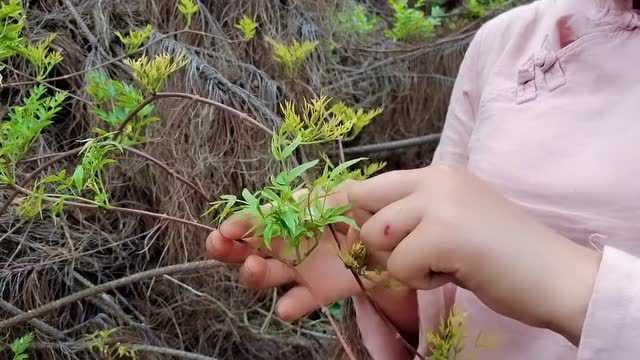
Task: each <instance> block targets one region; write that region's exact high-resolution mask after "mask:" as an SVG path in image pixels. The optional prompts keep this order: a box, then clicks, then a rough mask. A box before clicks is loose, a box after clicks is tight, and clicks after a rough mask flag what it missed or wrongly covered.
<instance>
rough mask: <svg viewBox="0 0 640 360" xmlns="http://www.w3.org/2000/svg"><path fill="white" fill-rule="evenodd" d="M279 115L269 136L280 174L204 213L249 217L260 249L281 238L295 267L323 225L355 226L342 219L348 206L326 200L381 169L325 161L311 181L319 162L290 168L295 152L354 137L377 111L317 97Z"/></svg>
mask: <svg viewBox="0 0 640 360" xmlns="http://www.w3.org/2000/svg"><path fill="white" fill-rule="evenodd" d="M282 113H283V122H282V125H281V126H280V128H279V129H278V130H277V131H276V132H275V133H274V135H273V137H272V144H271V152H272V155H273V157H274V158H275V159H277V160H278V161H280V163H281V165H282V167H283V168H284V170H283V171H282V172H280V173H279V174H277V175H275V176H273V177H272V178H271V181H270V184H269V185H267V186H265V187H264V188H262V189H261V190H258V191H250V190H248V189H244V190H243V191H242V193H241V196H235V195H226V196H223V197H222V198H221V200H219V201H216V202H214V203H213V204H212V206H211V207H210V208H209V210H208V212H213V211H218V212H219V215H218V220H219V221H222V220H223V219H224V218H225V217H227V216H228V215H230V214H232V213H239V214H242V215H245V216H249V217H251V218H252V219H254V220H255V229H254V230H255V233H256V234H257V236H260V237H262V239H263V245H264V247H265V248H267V249H271V244H272V239H273V238H275V237H282V238H283V239H284V240H285V243H286V244H287V247H286V252H287V255H288V256H291V255H295V256H292V257H294V258H295V260H294V263H299V262H301V261H302V260H303V259H304V258H305V257H306V256H307V255H308V254H309V253H311V252H312V251H313V249H315V247H316V246H317V244H318V237H319V235H320V234H321V233H322V232H323V231H324V230H325V229H326V227H327V226H330V225H332V224H336V223H346V224H349V225H351V226H354V227H356V224H355V222H354V221H353V220H352V219H350V218H348V217H347V216H345V213H346V211H347V210H348V209H349V207H348V206H338V207H331V206H329V205H327V201H326V198H327V196H329V195H330V194H331V193H333V192H334V191H335V189H336V188H337V187H338V186H339V185H340V184H342V183H343V182H344V181H346V180H349V179H363V178H366V177H368V176H370V175H371V174H372V173H374V172H375V171H377V170H379V169H380V168H381V167H382V165H381V164H377V163H376V164H373V165H370V166H368V167H366V168H365V169H353V167H354V166H355V165H356V164H357V163H359V162H361V161H362V160H363V159H354V160H350V161H347V162H345V163H342V164H339V165H337V166H334V165H333V164H331V163H330V162H329V161H328V160H325V164H324V166H323V167H322V171H321V173H320V175H319V176H318V177H316V178H314V179H313V180H311V179H310V178H309V177H308V172H310V171H311V170H312V169H314V168H316V167H317V165H319V164H320V159H316V160H313V161H308V162H305V163H302V164H300V165H297V166H293V167H291V166H290V163H291V162H292V158H293V155H294V153H295V151H296V150H298V149H299V148H300V146H302V145H306V144H321V143H327V142H332V141H336V140H338V139H344V138H349V139H350V138H353V137H355V136H357V135H358V133H359V132H360V131H361V130H362V128H363V127H364V126H365V125H366V124H368V123H369V122H371V120H372V119H373V118H374V117H375V116H376V115H378V114H379V113H380V109H376V110H372V111H364V110H362V109H359V110H355V109H352V108H349V107H348V106H346V105H345V104H343V103H336V104H333V105H331V100H330V99H328V98H320V99H316V100H311V101H304V103H303V105H302V106H300V108H296V107H295V106H294V104H293V103H291V102H287V103H285V104H284V105H283V106H282ZM305 177H306V179H305Z"/></svg>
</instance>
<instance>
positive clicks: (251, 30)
mask: <svg viewBox="0 0 640 360" xmlns="http://www.w3.org/2000/svg"><path fill="white" fill-rule="evenodd" d="M234 26H235V28H236V29H238V30H240V34H241V35H242V38H243V39H244V40H245V41H250V40H252V39H253V38H254V37H255V36H256V32H257V30H258V26H259V25H258V23H257V22H255V21H254V20H253V19H252V18H250V17H249V16H248V15H244V16H243V17H242V18H241V19H240V20H239V21H238V22H237V23H236V24H235V25H234Z"/></svg>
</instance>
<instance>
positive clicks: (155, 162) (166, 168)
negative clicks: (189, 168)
mask: <svg viewBox="0 0 640 360" xmlns="http://www.w3.org/2000/svg"><path fill="white" fill-rule="evenodd" d="M123 148H124V149H125V150H127V151H128V152H130V153H133V154H136V155H138V156H140V157H143V158H145V159H147V160H149V161H151V162H152V163H154V164H156V165H158V167H160V168H161V169H162V170H164V171H166V172H167V173H169V174H170V175H171V176H173V177H175V178H176V179H178V180H180V181H182V182H183V183H184V184H185V185H187V186H189V187H190V188H191V189H193V190H194V191H195V192H196V193H198V194H200V195H201V196H202V197H203V198H204V199H205V200H207V201H211V199H210V198H209V195H207V193H205V192H204V190H202V189H201V188H199V187H197V186H196V185H195V184H194V183H192V182H191V181H189V180H188V179H187V178H185V177H184V176H182V175H180V174H178V173H177V172H175V171H173V170H172V169H171V168H170V167H169V166H167V164H165V163H163V162H162V161H160V160H158V159H156V158H155V157H153V156H151V155H149V154H147V153H146V152H144V151H140V150H138V149H135V148H132V147H130V146H123Z"/></svg>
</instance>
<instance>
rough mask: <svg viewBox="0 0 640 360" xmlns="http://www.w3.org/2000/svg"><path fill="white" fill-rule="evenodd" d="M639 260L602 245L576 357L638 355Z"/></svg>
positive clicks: (628, 357) (631, 356)
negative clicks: (602, 250) (598, 266)
mask: <svg viewBox="0 0 640 360" xmlns="http://www.w3.org/2000/svg"><path fill="white" fill-rule="evenodd" d="M639 340H640V259H639V258H637V257H634V256H632V255H629V254H627V253H625V252H622V251H620V250H617V249H615V248H611V247H605V249H604V253H603V256H602V262H601V263H600V270H599V271H598V275H597V278H596V283H595V286H594V291H593V295H592V297H591V301H590V303H589V308H588V310H587V316H586V318H585V322H584V326H583V328H582V337H581V340H580V346H579V349H578V360H596V359H598V360H599V359H635V358H638V356H640V355H639V354H640V341H639Z"/></svg>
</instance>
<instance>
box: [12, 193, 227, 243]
mask: <svg viewBox="0 0 640 360" xmlns="http://www.w3.org/2000/svg"><path fill="white" fill-rule="evenodd" d="M12 188H13V189H14V190H16V191H17V192H19V193H22V194H25V195H31V194H33V191H31V190H28V189H25V188H23V187H19V186H17V185H13V186H12ZM42 199H43V200H45V201H48V202H56V201H58V200H60V198H58V197H51V196H43V197H42ZM64 205H65V206H72V207H75V208H79V209H91V210H106V211H115V212H120V213H124V214H132V215H140V216H148V217H152V218H156V219H161V220H167V221H171V222H176V223H180V224H184V225H190V226H193V227H195V228H200V229H203V230H207V231H209V232H212V231H215V230H216V229H215V228H214V227H212V226H209V225H205V224H202V223H199V222H195V221H191V220H187V219H182V218H178V217H175V216H171V215H166V214H160V213H155V212H152V211H147V210H139V209H130V208H124V207H119V206H107V207H101V206H98V205H94V204H90V203H82V202H77V201H65V202H64Z"/></svg>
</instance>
